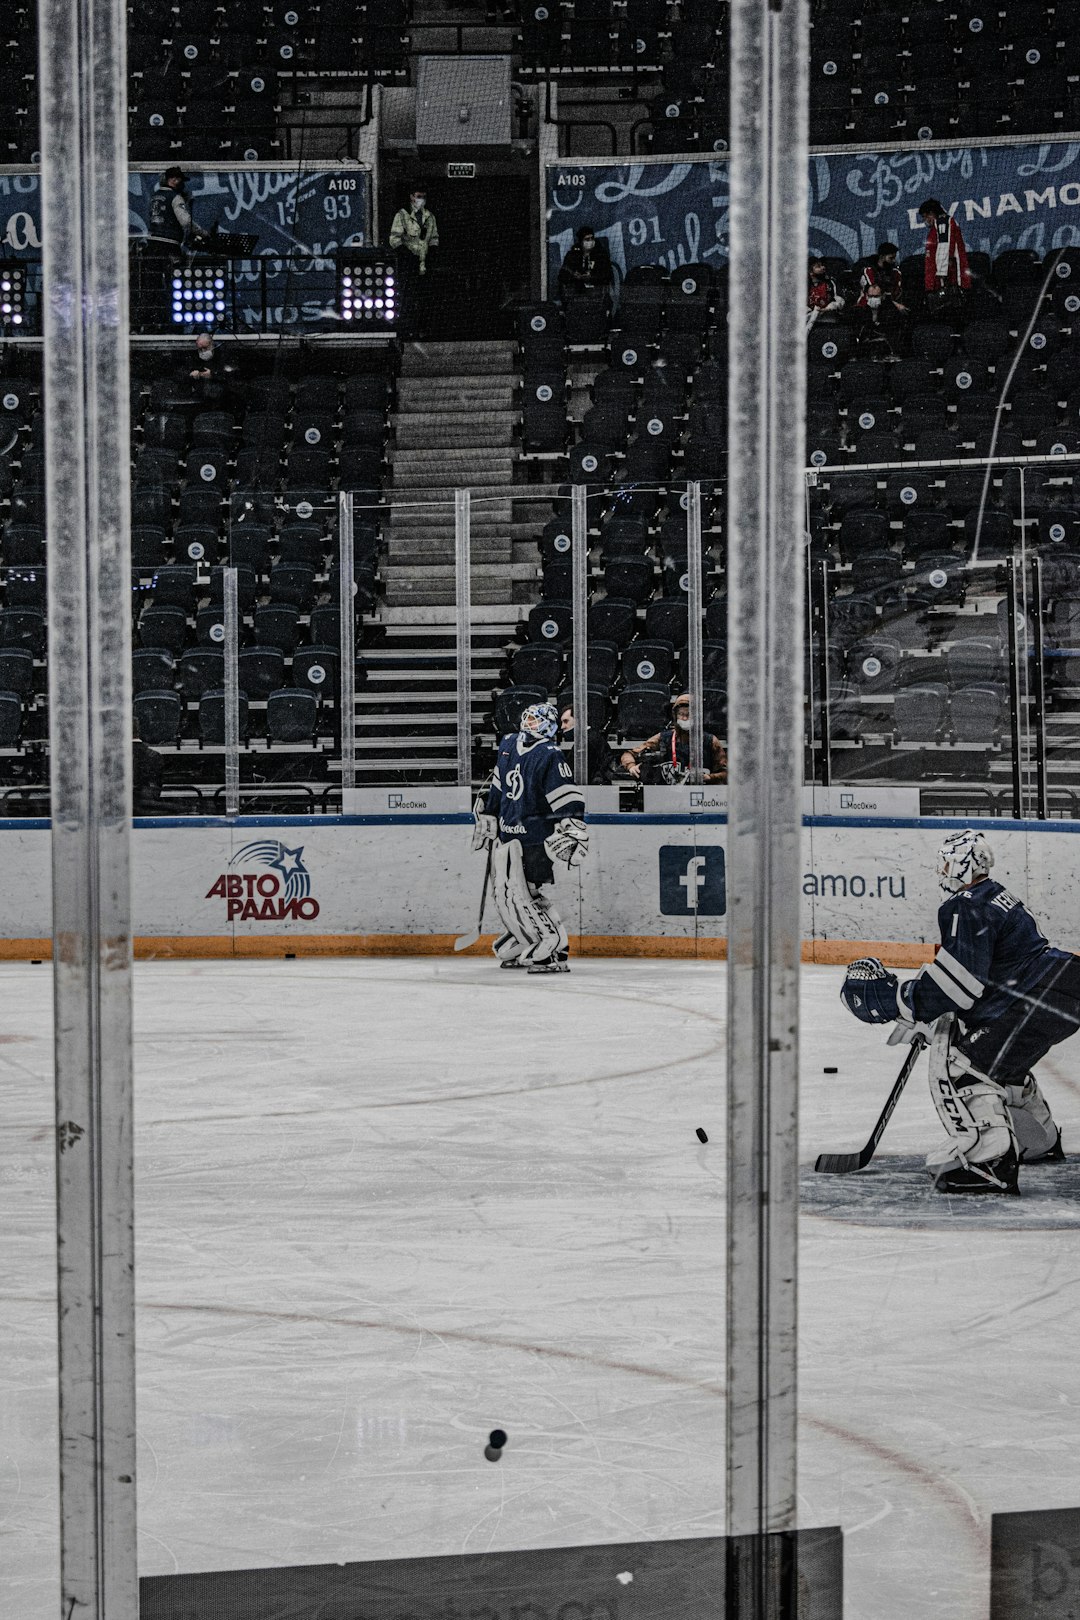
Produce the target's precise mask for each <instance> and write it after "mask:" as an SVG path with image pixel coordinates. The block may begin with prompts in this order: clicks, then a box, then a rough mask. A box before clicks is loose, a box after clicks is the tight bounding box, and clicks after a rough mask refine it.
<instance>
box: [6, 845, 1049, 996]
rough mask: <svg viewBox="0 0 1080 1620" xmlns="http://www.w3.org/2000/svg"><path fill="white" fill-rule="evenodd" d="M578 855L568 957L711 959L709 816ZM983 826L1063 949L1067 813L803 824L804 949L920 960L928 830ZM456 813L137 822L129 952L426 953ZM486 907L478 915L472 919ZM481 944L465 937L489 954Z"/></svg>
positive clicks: (451, 872)
mask: <svg viewBox="0 0 1080 1620" xmlns="http://www.w3.org/2000/svg"><path fill="white" fill-rule="evenodd" d="M589 819H590V826H591V831H592V842H591V848H590V852H589V857H588V859H587V861H586V862H585V864H584V866H583V867H581V868H580V869H579V870H578V871H576V872H574V873H567V872H566V871H565V869H560V873H559V877H558V896H559V904H560V906H561V909H562V910H563V913H564V916H565V917H566V919H567V924H568V927H569V929H570V932H571V936H572V941H571V942H572V948H573V950H574V951H575V952H576V953H577V954H579V955H599V956H677V957H688V958H693V957H698V958H707V957H721V956H723V954H724V949H725V933H726V917H725V913H726V905H727V883H726V855H725V852H726V842H727V825H726V817H724V816H721V815H707V814H705V815H700V816H693V817H690V816H663V815H619V814H608V815H604V814H600V815H593V816H590V818H589ZM965 825H978V826H982V827H984V828H985V829H986V830H987V832H988V833H989V834H991V836H992V843H993V848H994V850H995V852H996V857H997V865H996V867H995V870H994V875H995V877H998V878H1000V880H1001V881H1002V882H1004V883H1005V884H1007V885H1008V886H1010V887H1012V888H1014V889H1015V890H1016V891H1017V892H1018V893H1020V894H1021V895H1022V896H1024V897H1025V898H1027V900H1028V901H1029V904H1030V905H1031V907H1032V909H1033V910H1034V912H1035V914H1036V916H1037V917H1039V918H1040V919H1041V921H1042V923H1043V926H1044V928H1045V929H1046V931H1047V932H1048V933H1049V934H1050V936H1051V937H1052V938H1053V939H1054V940H1055V941H1059V942H1061V943H1062V944H1064V945H1066V946H1069V947H1071V948H1072V949H1074V950H1080V838H1078V837H1077V836H1076V835H1077V834H1080V822H1051V823H1046V822H1041V823H1025V822H1002V821H987V822H977V823H965V822H958V821H946V820H941V819H933V820H920V819H917V818H911V819H886V820H859V819H856V818H852V817H848V818H844V819H841V818H839V817H836V818H833V817H808V818H806V821H805V823H804V860H803V877H802V890H803V897H804V900H803V907H804V909H803V916H804V925H803V931H804V946H803V950H804V956H805V958H806V959H807V960H808V961H814V962H838V961H847V960H849V959H850V958H851V957H852V956H855V955H858V954H860V952H862V951H865V950H871V951H873V952H874V953H875V954H878V955H881V956H882V957H883V958H884V959H885V960H887V961H891V962H893V963H896V964H907V965H911V964H915V963H917V962H920V961H923V960H925V959H926V958H927V957H928V956H929V955H930V948H931V945H932V943H933V942H934V941H935V940H936V937H937V935H936V926H935V916H936V911H937V906H938V904H939V902H940V895H939V892H938V888H937V880H936V877H935V872H934V866H935V855H936V851H937V847H938V845H939V844H940V842H941V838H942V834H943V833H944V832H945V831H947V830H950V829H952V828H954V827H959V826H965ZM470 827H471V818H470V817H468V816H463V815H458V814H454V815H422V816H408V817H403V816H397V817H391V816H383V817H380V816H348V817H341V818H330V817H317V818H263V817H253V818H244V819H241V820H239V821H236V822H233V823H229V822H226V821H223V820H202V819H198V820H196V819H186V820H182V821H175V820H174V821H156V820H155V821H139V822H137V823H136V825H135V831H134V838H133V842H134V884H133V892H134V899H133V907H134V932H135V935H136V951H137V954H138V955H139V956H140V957H171V956H193V957H215V956H245V957H246V956H253V957H258V956H285V955H297V956H299V955H398V954H424V955H441V954H444V953H447V952H450V951H452V949H453V942H454V939H455V937H456V936H458V935H459V934H462V933H464V932H465V931H467V930H468V929H470V928H473V927H475V922H476V915H477V908H478V902H479V896H480V888H481V883H482V880H483V869H484V867H483V860H482V858H481V857H480V856H479V855H476V854H474V853H473V852H472V851H471V849H470ZM0 860H2V868H0V869H2V870H3V872H4V874H5V877H4V884H3V905H2V907H0V957H7V958H21V959H34V958H39V957H45V956H48V955H49V953H50V940H49V934H50V926H51V925H50V899H49V882H50V876H49V830H48V823H47V822H40V821H5V822H0ZM491 924H492V919H491V918H490V915H489V926H491ZM489 940H490V935H488V936H487V937H486V940H485V941H482V942H481V944H480V945H479V946H477V947H475V949H476V950H477V951H483V950H486V948H487V941H489Z"/></svg>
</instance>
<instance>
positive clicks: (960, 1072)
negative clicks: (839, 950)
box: [840, 829, 1080, 1193]
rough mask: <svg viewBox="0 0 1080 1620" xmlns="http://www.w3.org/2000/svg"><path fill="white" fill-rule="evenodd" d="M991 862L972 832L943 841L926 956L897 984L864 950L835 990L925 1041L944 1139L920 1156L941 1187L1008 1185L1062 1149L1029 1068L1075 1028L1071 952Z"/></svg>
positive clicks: (1079, 1023) (1075, 968)
mask: <svg viewBox="0 0 1080 1620" xmlns="http://www.w3.org/2000/svg"><path fill="white" fill-rule="evenodd" d="M993 864H994V857H993V854H992V853H991V850H990V847H989V845H988V844H987V841H986V839H985V838H984V837H983V835H982V833H981V832H975V831H972V830H970V829H967V830H965V831H963V832H957V833H953V834H952V835H951V836H950V837H949V838H947V839H946V840H945V843H944V844H943V845H942V847H941V850H940V852H939V865H938V875H939V878H940V882H941V888H942V890H943V891H944V893H945V894H946V895H947V896H948V898H947V899H946V901H945V903H944V905H943V906H941V908H940V909H939V911H938V925H939V927H940V930H941V944H940V946H939V947H938V951H937V954H936V956H935V958H934V960H933V961H932V962H930V963H928V964H927V965H926V966H925V967H923V968H921V969H920V971H919V972H918V973H917V974H916V975H915V977H914V978H911V979H905V980H904V982H903V983H900V982H899V981H898V979H897V977H896V975H895V974H894V973H890V972H888V970H887V969H886V968H884V967H883V966H882V964H881V963H880V962H878V961H877V960H876V959H875V958H874V957H867V958H864V959H863V960H862V961H860V962H853V963H852V964H851V965H850V967H849V968H848V976H847V978H846V979H845V981H844V987H843V989H842V991H841V992H840V994H841V999H842V1000H843V1002H844V1005H845V1006H846V1007H847V1008H848V1009H849V1011H851V1012H853V1013H854V1014H855V1016H856V1018H859V1019H861V1020H862V1021H863V1022H864V1023H868V1024H881V1023H889V1022H891V1021H893V1020H896V1023H897V1027H896V1030H895V1031H894V1033H893V1035H892V1036H890V1041H897V1040H911V1039H913V1037H914V1036H915V1035H916V1034H920V1035H922V1036H923V1037H924V1038H925V1039H926V1040H928V1041H929V1043H930V1094H931V1097H932V1098H933V1101H934V1106H935V1108H936V1109H937V1112H938V1116H939V1118H940V1120H941V1123H942V1124H943V1125H944V1127H945V1131H946V1134H947V1140H946V1141H945V1142H944V1143H943V1144H942V1146H941V1147H940V1148H938V1149H935V1151H934V1152H932V1153H930V1154H929V1155H928V1156H927V1161H926V1163H927V1168H928V1169H929V1170H930V1173H931V1175H932V1176H933V1177H934V1181H935V1185H936V1186H937V1188H938V1190H939V1191H941V1192H949V1193H1016V1192H1018V1191H1019V1188H1018V1185H1017V1179H1018V1166H1019V1165H1020V1164H1025V1165H1036V1164H1047V1163H1053V1162H1059V1161H1060V1160H1061V1159H1063V1158H1064V1153H1063V1150H1062V1146H1061V1132H1060V1131H1059V1130H1058V1127H1057V1125H1056V1124H1055V1123H1054V1118H1053V1115H1052V1114H1051V1112H1050V1108H1049V1106H1048V1104H1047V1102H1046V1099H1045V1098H1044V1096H1043V1094H1042V1092H1041V1090H1040V1088H1039V1083H1038V1081H1037V1080H1036V1078H1035V1076H1034V1074H1033V1073H1032V1070H1033V1069H1034V1067H1035V1065H1036V1064H1037V1063H1038V1062H1039V1061H1040V1059H1042V1058H1044V1057H1045V1056H1046V1054H1047V1052H1048V1051H1049V1050H1050V1048H1051V1047H1052V1046H1056V1045H1057V1044H1058V1042H1059V1041H1064V1040H1067V1039H1068V1037H1069V1036H1070V1035H1073V1034H1075V1033H1076V1031H1077V1029H1080V956H1075V955H1073V954H1072V953H1071V952H1069V951H1063V950H1059V949H1057V947H1056V946H1053V945H1050V944H1049V943H1048V942H1047V940H1046V939H1045V938H1044V937H1043V935H1042V933H1041V932H1040V930H1039V926H1038V924H1037V923H1036V921H1035V919H1034V917H1033V916H1032V915H1031V912H1030V911H1029V910H1028V909H1027V907H1026V906H1025V905H1024V903H1023V901H1022V900H1018V899H1017V898H1016V896H1015V895H1013V894H1010V893H1009V891H1008V889H1006V888H1004V887H1003V886H1002V885H1001V884H1000V883H995V882H994V881H993V880H992V879H991V877H990V868H991V867H992V866H993Z"/></svg>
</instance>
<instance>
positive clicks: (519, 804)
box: [473, 703, 589, 973]
mask: <svg viewBox="0 0 1080 1620" xmlns="http://www.w3.org/2000/svg"><path fill="white" fill-rule="evenodd" d="M558 725H559V721H558V714H557V712H556V710H555V708H554V706H553V705H552V704H550V703H535V704H531V705H530V706H529V707H528V708H527V709H526V710H525V711H524V713H523V714H522V716H521V730H520V731H519V732H517V733H516V734H511V735H510V736H507V737H504V738H503V740H502V742H501V744H500V746H499V757H498V759H497V761H496V763H495V770H494V772H493V774H492V779H491V785H490V787H489V788H488V791H487V795H486V797H485V799H484V802H483V808H482V809H478V810H477V812H476V827H475V829H474V832H473V848H474V849H485V848H488V847H489V846H491V847H492V859H491V896H492V901H493V903H494V906H495V910H496V911H497V913H498V915H499V920H500V921H501V923H502V927H503V932H502V933H501V934H500V935H499V937H498V939H497V940H496V941H495V945H494V951H495V955H496V956H497V957H498V958H499V965H500V967H503V968H508V969H509V968H516V969H527V970H528V971H529V972H530V973H568V972H569V971H570V967H569V962H568V960H567V958H568V956H569V942H568V939H567V933H566V928H565V925H564V923H563V920H562V917H561V916H560V914H559V912H558V910H557V909H556V906H555V904H554V899H553V896H552V895H551V894H550V892H547V891H549V890H550V886H551V885H552V883H553V882H554V879H555V869H554V866H553V865H552V862H553V861H564V862H565V863H566V865H567V867H575V866H580V865H581V863H582V861H583V860H584V859H585V856H586V855H587V853H588V848H589V831H588V828H587V827H586V825H585V801H584V799H583V797H582V793H581V790H580V788H578V787H577V786H576V785H575V783H574V778H573V772H572V771H571V769H570V766H569V765H568V764H567V763H566V760H565V758H564V756H563V753H562V750H561V749H560V748H559V747H558V746H557V743H556V741H555V739H556V736H557V734H558Z"/></svg>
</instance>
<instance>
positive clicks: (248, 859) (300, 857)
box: [206, 838, 319, 922]
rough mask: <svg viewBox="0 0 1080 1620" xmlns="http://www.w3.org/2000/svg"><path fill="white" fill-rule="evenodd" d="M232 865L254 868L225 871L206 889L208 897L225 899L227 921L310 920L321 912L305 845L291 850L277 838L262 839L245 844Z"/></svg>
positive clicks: (233, 866) (233, 859) (238, 851)
mask: <svg viewBox="0 0 1080 1620" xmlns="http://www.w3.org/2000/svg"><path fill="white" fill-rule="evenodd" d="M229 866H230V868H235V867H238V866H239V867H244V866H246V867H254V868H255V870H254V871H247V872H238V871H235V870H230V871H228V872H222V873H221V874H220V875H219V876H218V878H217V879H216V881H215V882H214V883H213V884H212V885H211V886H210V888H209V890H208V891H207V894H206V898H207V900H211V899H219V900H224V901H225V904H226V921H228V922H285V921H287V920H288V919H289V918H292V919H297V920H299V921H302V922H311V921H313V920H314V919H315V918H316V917H317V916H318V915H319V902H318V901H317V900H316V899H314V898H313V897H312V893H311V873H310V872H309V871H308V869H307V867H306V866H305V865H304V846H303V844H298V845H297V846H296V847H295V848H294V849H289V848H288V847H287V846H286V845H285V844H283V843H281V842H280V841H279V840H278V839H276V838H259V839H256V840H255V841H254V842H252V843H250V844H243V845H242V846H241V847H240V848H239V849H238V850H237V851H236V854H235V855H234V856H233V857H232V859H231V860H230V861H229Z"/></svg>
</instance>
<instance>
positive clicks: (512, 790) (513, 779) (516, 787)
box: [506, 765, 525, 803]
mask: <svg viewBox="0 0 1080 1620" xmlns="http://www.w3.org/2000/svg"><path fill="white" fill-rule="evenodd" d="M524 792H525V777H524V776H523V775H522V770H521V766H520V765H515V766H514V768H513V770H511V771H508V772H507V776H506V797H507V798H508V799H513V800H514V802H515V803H516V802H517V800H518V799H520V798H521V796H522V794H523V793H524Z"/></svg>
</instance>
